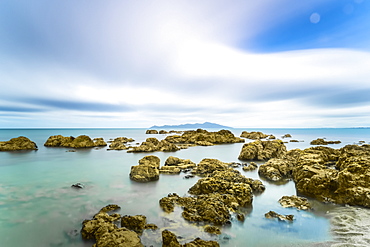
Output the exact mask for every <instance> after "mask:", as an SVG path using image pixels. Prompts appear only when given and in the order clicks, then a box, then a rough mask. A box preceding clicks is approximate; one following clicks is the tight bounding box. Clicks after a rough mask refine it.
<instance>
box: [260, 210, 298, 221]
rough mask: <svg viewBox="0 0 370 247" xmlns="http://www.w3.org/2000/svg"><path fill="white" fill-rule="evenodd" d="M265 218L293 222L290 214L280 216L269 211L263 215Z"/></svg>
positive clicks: (292, 216)
mask: <svg viewBox="0 0 370 247" xmlns="http://www.w3.org/2000/svg"><path fill="white" fill-rule="evenodd" d="M265 217H266V218H267V219H274V218H276V219H278V220H279V221H288V222H291V221H293V220H294V215H292V214H288V215H282V214H278V213H276V212H274V211H269V212H268V213H266V214H265Z"/></svg>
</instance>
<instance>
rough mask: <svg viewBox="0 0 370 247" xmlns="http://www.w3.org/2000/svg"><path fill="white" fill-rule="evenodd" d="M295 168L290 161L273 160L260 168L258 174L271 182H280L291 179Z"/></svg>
mask: <svg viewBox="0 0 370 247" xmlns="http://www.w3.org/2000/svg"><path fill="white" fill-rule="evenodd" d="M293 168H294V164H293V163H292V162H291V161H290V160H288V159H277V158H273V159H270V160H269V161H267V162H266V163H265V164H263V165H261V166H260V167H259V168H258V174H259V175H260V176H263V177H264V178H266V179H268V180H271V181H280V180H282V179H288V178H291V176H292V171H293Z"/></svg>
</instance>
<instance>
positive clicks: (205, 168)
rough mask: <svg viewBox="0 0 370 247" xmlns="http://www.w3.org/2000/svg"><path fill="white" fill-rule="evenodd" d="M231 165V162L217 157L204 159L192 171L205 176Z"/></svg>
mask: <svg viewBox="0 0 370 247" xmlns="http://www.w3.org/2000/svg"><path fill="white" fill-rule="evenodd" d="M228 167H229V163H224V162H222V161H220V160H217V159H209V158H206V159H203V160H201V161H200V162H199V164H198V165H197V166H196V167H195V168H194V169H193V171H192V173H193V174H196V175H198V176H202V177H205V176H207V175H210V174H212V173H213V172H214V171H225V170H227V169H228Z"/></svg>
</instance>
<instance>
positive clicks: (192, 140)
mask: <svg viewBox="0 0 370 247" xmlns="http://www.w3.org/2000/svg"><path fill="white" fill-rule="evenodd" d="M165 140H166V141H168V142H170V143H176V144H195V145H205V144H206V145H207V146H208V145H210V144H224V143H238V142H244V139H242V138H239V137H235V136H234V134H233V133H232V132H231V131H229V130H220V131H217V132H208V131H207V130H203V129H197V130H189V131H185V132H184V133H183V134H182V135H181V136H180V135H171V136H167V137H166V138H165Z"/></svg>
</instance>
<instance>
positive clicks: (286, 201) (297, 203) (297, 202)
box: [279, 195, 312, 210]
mask: <svg viewBox="0 0 370 247" xmlns="http://www.w3.org/2000/svg"><path fill="white" fill-rule="evenodd" d="M279 203H280V205H281V206H283V207H284V208H297V209H299V210H309V209H312V206H311V204H310V203H309V202H308V200H307V198H304V197H299V196H294V195H293V196H283V197H282V198H280V200H279Z"/></svg>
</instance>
